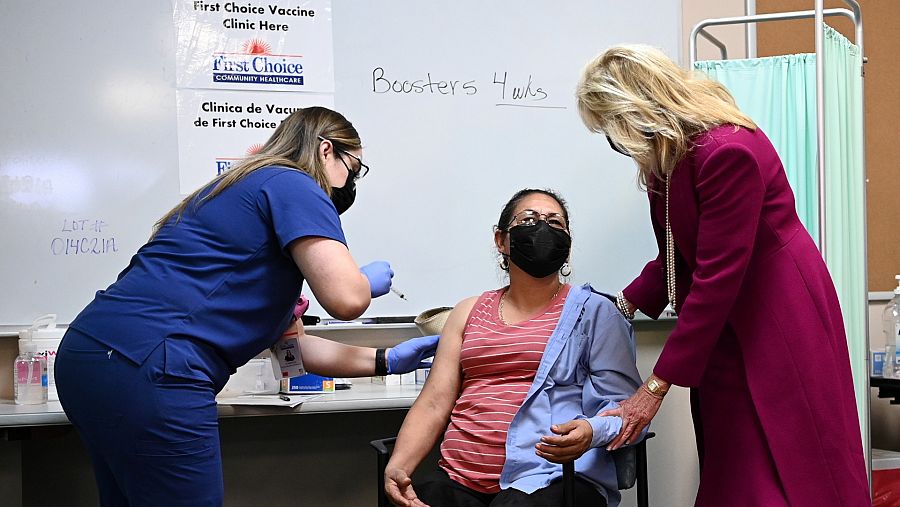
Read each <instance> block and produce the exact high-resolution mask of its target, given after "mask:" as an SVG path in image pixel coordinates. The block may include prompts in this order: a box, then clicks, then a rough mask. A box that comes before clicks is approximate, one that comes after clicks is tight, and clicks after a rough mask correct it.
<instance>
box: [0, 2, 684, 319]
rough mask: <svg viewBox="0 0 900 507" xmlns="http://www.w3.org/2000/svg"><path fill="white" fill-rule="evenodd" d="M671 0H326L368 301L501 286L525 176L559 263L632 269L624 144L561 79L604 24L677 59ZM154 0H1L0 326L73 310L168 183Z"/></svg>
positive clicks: (169, 36) (638, 208) (100, 284)
mask: <svg viewBox="0 0 900 507" xmlns="http://www.w3.org/2000/svg"><path fill="white" fill-rule="evenodd" d="M680 12H681V5H680V2H672V1H669V0H648V1H643V2H631V3H626V4H622V3H620V2H613V1H578V2H552V3H551V2H538V1H535V0H527V1H525V0H514V1H513V0H503V1H494V2H479V1H472V0H465V1H454V2H421V1H411V0H404V1H398V0H394V1H385V0H380V1H375V0H335V1H334V4H333V12H332V15H333V19H334V58H335V62H334V68H335V83H336V93H335V104H336V108H337V109H338V110H339V111H341V112H343V113H344V114H345V115H346V116H347V117H348V118H349V119H350V120H351V121H352V122H354V124H355V125H356V127H357V128H358V129H359V131H360V134H361V136H362V138H363V142H364V144H365V146H366V149H365V153H364V158H365V160H366V162H367V163H368V164H369V165H371V167H372V172H371V173H370V175H369V176H368V177H367V178H365V179H364V180H362V181H360V182H359V191H358V192H359V194H358V198H357V202H356V204H355V205H354V206H353V208H351V210H350V211H348V212H347V213H345V214H344V215H343V216H342V221H343V224H344V228H345V232H346V236H347V238H348V241H349V244H350V248H351V251H352V253H353V255H354V257H355V258H356V259H357V261H358V262H359V263H360V264H364V263H366V262H369V261H371V260H376V259H385V260H388V261H390V262H391V263H392V265H393V266H394V269H395V272H396V276H395V279H394V280H395V286H396V287H397V288H399V289H400V290H401V291H403V292H404V293H406V295H407V297H408V301H403V300H401V299H399V298H397V297H395V296H394V295H392V294H389V295H386V296H384V297H381V298H379V299H376V300H375V301H373V304H372V306H371V307H370V309H369V311H368V312H367V314H368V315H370V316H371V315H415V314H417V313H418V312H420V311H421V310H423V309H426V308H430V307H434V306H443V305H452V304H454V303H456V302H457V301H458V300H460V299H462V298H464V297H468V296H472V295H475V294H478V293H480V292H481V291H483V290H487V289H490V288H495V287H497V286H499V285H500V284H501V283H502V280H501V278H500V276H499V271H498V268H497V267H496V263H495V260H496V259H495V255H494V248H493V243H492V237H493V236H492V230H491V227H492V225H493V224H494V223H496V221H497V218H498V215H499V212H500V208H501V207H502V205H503V204H504V203H505V202H506V200H507V199H508V198H509V197H510V196H511V195H512V194H513V192H515V191H516V190H518V189H519V188H523V187H538V188H543V187H551V188H554V189H556V190H558V191H559V192H560V193H561V194H562V195H563V196H564V197H565V198H566V199H568V201H569V204H570V212H571V215H572V232H573V262H572V266H573V274H572V276H571V282H573V283H580V282H583V281H591V282H592V283H594V284H595V286H596V287H598V288H602V289H608V290H614V289H617V288H619V287H621V286H622V285H624V284H625V283H627V282H628V281H629V280H630V279H631V278H632V277H633V276H635V275H636V274H637V273H638V272H639V270H640V268H641V267H642V266H643V264H644V262H646V261H647V260H648V259H649V258H651V257H653V256H654V255H655V253H656V248H655V245H654V243H653V235H652V233H651V230H650V226H649V218H648V212H647V204H646V196H645V195H644V194H643V193H641V192H639V191H638V190H637V184H636V179H635V177H636V170H635V168H634V166H633V164H632V163H631V162H630V161H629V160H628V159H626V158H624V157H621V156H619V155H617V154H615V153H613V152H612V151H611V150H610V149H609V148H608V146H607V144H606V141H605V139H604V138H603V137H602V136H598V135H592V134H590V133H589V132H587V130H586V129H585V128H584V127H583V126H582V125H581V122H580V120H579V118H578V115H577V112H576V109H575V106H574V97H573V91H574V86H575V83H576V81H577V79H578V75H579V71H580V69H581V67H582V65H583V64H584V63H585V62H586V61H587V60H588V59H589V58H590V57H591V56H593V55H594V54H596V53H597V52H599V51H600V50H601V49H603V48H604V47H606V46H608V45H611V44H614V43H618V42H625V41H631V42H643V43H648V44H652V45H655V46H658V47H661V48H663V49H664V50H665V51H667V52H668V53H669V54H670V55H671V56H673V57H677V56H678V53H677V52H678V47H679V44H678V40H679V27H680ZM650 13H652V15H648V14H650ZM172 14H173V12H172V5H171V4H170V3H168V2H113V1H111V0H95V1H92V2H88V3H83V2H69V3H58V2H50V1H46V0H40V1H32V2H3V3H2V4H0V38H2V40H3V43H4V44H3V48H4V49H3V57H4V58H3V61H4V62H5V68H6V69H7V71H6V72H4V78H3V79H2V80H0V96H2V97H3V98H4V106H5V107H4V114H3V122H2V124H0V213H2V219H0V224H2V225H0V227H2V229H0V234H2V237H3V238H4V239H5V240H6V243H5V248H4V249H3V253H2V254H0V259H2V263H0V276H2V281H3V285H4V288H5V290H6V297H5V298H4V301H3V304H2V305H0V324H11V325H22V324H26V323H29V322H30V321H31V320H32V319H33V318H34V317H36V316H38V315H41V314H44V313H57V314H59V318H60V321H61V322H68V321H70V320H71V319H72V318H74V316H75V315H76V314H77V313H78V312H79V311H80V310H81V308H83V307H84V306H85V305H86V304H87V303H88V302H89V301H90V300H91V299H92V297H93V294H94V292H95V291H97V290H100V289H103V288H105V287H107V286H108V285H109V284H110V283H112V282H113V281H114V280H115V277H116V275H117V274H118V273H119V272H120V271H121V270H122V269H124V268H125V267H126V266H127V264H128V260H129V258H130V256H131V255H132V254H133V253H134V252H135V251H136V250H137V249H138V248H139V247H140V246H141V245H142V244H143V243H144V242H145V241H146V240H147V238H148V237H149V235H150V232H151V228H152V225H153V223H154V222H155V221H156V220H157V219H158V218H159V217H160V216H161V215H162V214H163V213H164V212H165V211H166V210H168V209H169V208H171V207H172V206H173V205H174V204H175V203H176V202H178V200H180V198H181V195H180V193H179V172H178V166H177V164H178V141H177V137H176V123H175V122H176V104H175V76H174V69H173V66H174V58H175V57H174V49H175V48H174V44H175V36H174V27H173V21H172ZM378 69H382V71H379V70H378ZM380 72H383V74H379V73H380ZM504 76H505V77H504ZM378 77H381V80H378V79H377V78H378ZM373 79H374V81H373ZM428 79H431V84H430V85H429V84H428ZM385 80H386V81H385ZM529 80H530V83H531V84H530V87H529ZM394 81H397V83H394ZM404 81H406V82H407V84H406V87H405V89H406V90H409V92H408V93H404V85H403V82H404ZM494 81H498V82H497V83H495V82H494ZM504 81H505V87H504V84H502V82H504ZM416 82H418V84H417V85H418V86H421V87H423V91H422V92H417V91H416V90H417V89H418V88H415V89H413V88H414V85H415V84H416ZM442 83H443V84H442ZM385 84H390V85H393V86H394V87H395V89H399V90H400V92H394V91H387V92H384V90H385ZM473 90H474V91H473ZM382 92H383V93H382ZM539 97H540V98H541V100H538V98H539ZM525 106H528V107H525ZM534 106H540V107H534ZM307 292H308V291H307Z"/></svg>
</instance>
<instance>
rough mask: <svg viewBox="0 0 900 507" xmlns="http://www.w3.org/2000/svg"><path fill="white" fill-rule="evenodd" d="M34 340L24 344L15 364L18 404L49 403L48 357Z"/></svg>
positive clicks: (14, 377)
mask: <svg viewBox="0 0 900 507" xmlns="http://www.w3.org/2000/svg"><path fill="white" fill-rule="evenodd" d="M37 349H38V346H37V344H36V343H35V342H34V341H33V340H26V341H24V342H23V344H22V351H21V353H20V354H19V356H18V357H16V362H15V365H14V366H13V384H14V386H15V401H16V405H37V404H40V403H47V359H46V357H45V356H44V355H43V354H38V353H37Z"/></svg>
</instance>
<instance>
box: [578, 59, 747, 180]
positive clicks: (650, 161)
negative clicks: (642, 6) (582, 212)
mask: <svg viewBox="0 0 900 507" xmlns="http://www.w3.org/2000/svg"><path fill="white" fill-rule="evenodd" d="M576 96H577V98H578V112H579V114H580V115H581V119H582V121H583V122H584V124H585V126H587V127H588V128H589V129H590V130H592V131H594V132H603V133H605V134H606V135H608V136H609V137H610V138H611V139H612V140H613V141H614V142H615V143H616V144H618V145H619V146H620V147H622V148H623V149H624V150H625V151H627V152H628V153H629V155H631V156H632V158H634V160H635V162H637V164H638V167H639V168H640V171H641V184H642V185H643V186H645V187H646V186H647V184H648V182H649V181H650V180H651V177H656V178H662V177H664V176H665V175H667V174H669V173H670V172H671V171H672V170H673V169H674V168H675V165H676V164H677V163H678V162H679V161H680V160H681V159H682V158H684V156H685V155H686V154H687V153H688V151H690V149H691V147H692V146H691V139H692V138H693V137H694V136H696V135H697V134H700V133H702V132H705V131H707V130H709V129H711V128H713V127H716V126H719V125H729V124H730V125H734V126H735V127H738V126H740V127H746V128H748V129H750V130H755V129H756V124H755V123H754V122H753V120H751V119H750V117H748V116H747V115H745V114H744V113H742V112H741V110H740V109H739V108H738V107H737V105H736V104H735V102H734V98H733V97H732V96H731V94H730V93H729V92H728V90H727V89H726V88H725V87H724V86H723V85H722V84H720V83H718V82H716V81H713V80H710V79H708V78H707V77H706V76H704V75H702V74H700V73H696V72H692V71H686V70H684V69H682V68H680V67H678V65H676V64H675V62H673V61H672V60H671V59H669V57H667V56H666V55H665V54H664V53H663V52H662V51H660V50H658V49H656V48H653V47H650V46H644V45H619V46H613V47H611V48H609V49H607V50H606V51H604V52H603V53H601V54H600V55H598V56H597V57H596V58H594V59H593V60H591V61H590V62H589V63H588V64H587V66H586V67H585V69H584V72H583V74H582V77H581V80H580V81H579V83H578V88H577V91H576Z"/></svg>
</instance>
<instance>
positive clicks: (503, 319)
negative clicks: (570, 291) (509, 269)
mask: <svg viewBox="0 0 900 507" xmlns="http://www.w3.org/2000/svg"><path fill="white" fill-rule="evenodd" d="M562 287H563V284H559V287H557V288H556V292H554V293H553V295H552V296H550V301H553V300H554V299H556V296H558V295H559V291H560V290H562ZM507 294H509V289H507V290H506V292H504V293H503V295H502V296H500V306H499V307H498V308H497V313H498V316H499V317H500V322H502V323H503V324H505V325H507V326H509V325H510V323H509V322H506V318H504V317H503V302H504V301H506V295H507Z"/></svg>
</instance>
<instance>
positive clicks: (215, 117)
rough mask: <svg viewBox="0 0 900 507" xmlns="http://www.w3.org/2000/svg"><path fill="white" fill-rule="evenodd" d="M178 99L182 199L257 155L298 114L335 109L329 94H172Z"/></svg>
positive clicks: (218, 92)
mask: <svg viewBox="0 0 900 507" xmlns="http://www.w3.org/2000/svg"><path fill="white" fill-rule="evenodd" d="M176 99H177V100H178V165H179V167H180V169H181V170H180V171H179V173H180V178H179V179H180V189H181V193H182V194H183V195H187V194H190V193H191V192H193V191H194V190H196V189H197V188H199V187H201V186H202V185H204V184H206V183H207V182H209V180H211V179H212V178H214V177H216V176H217V175H219V174H221V173H223V172H225V171H227V170H228V169H230V168H231V165H232V164H234V163H235V162H236V161H238V160H240V159H242V158H244V157H246V156H247V155H252V154H254V153H256V151H257V150H259V148H261V147H262V145H263V143H265V142H266V140H267V139H268V138H269V136H271V135H272V132H274V131H275V128H276V127H278V124H279V123H281V120H283V119H284V118H285V117H286V116H288V115H289V114H291V113H292V112H294V111H295V110H297V109H298V108H303V107H310V106H322V107H327V108H331V109H333V108H334V96H333V95H332V94H321V95H318V94H312V93H266V92H250V91H232V90H191V89H183V90H177V91H176Z"/></svg>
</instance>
